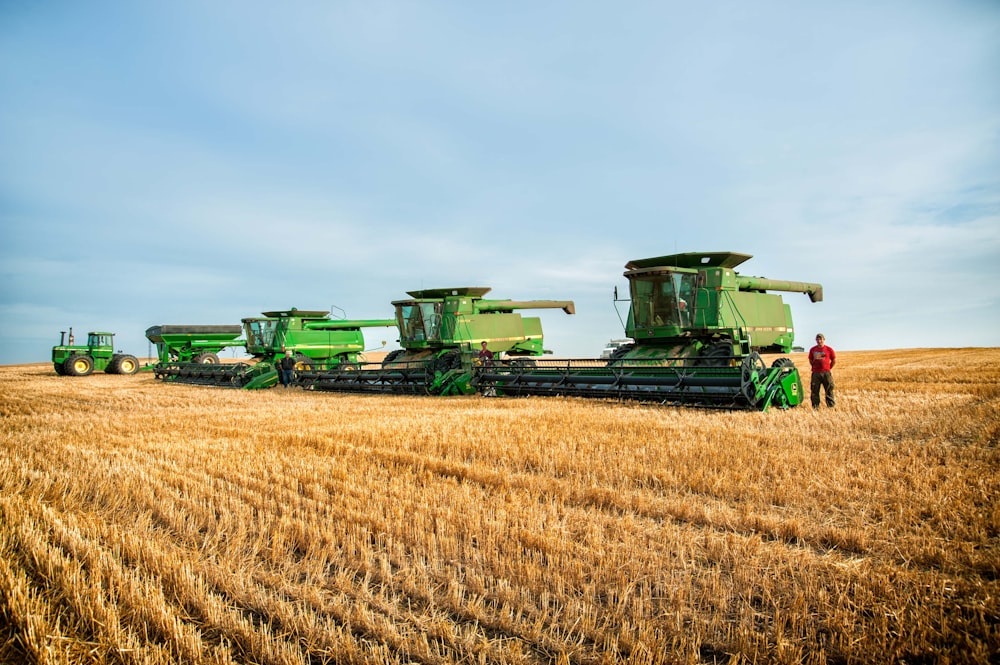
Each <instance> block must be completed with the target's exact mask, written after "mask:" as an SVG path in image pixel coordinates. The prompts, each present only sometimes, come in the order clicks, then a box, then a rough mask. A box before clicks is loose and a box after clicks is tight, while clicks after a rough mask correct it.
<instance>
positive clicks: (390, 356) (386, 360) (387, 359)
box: [382, 349, 406, 367]
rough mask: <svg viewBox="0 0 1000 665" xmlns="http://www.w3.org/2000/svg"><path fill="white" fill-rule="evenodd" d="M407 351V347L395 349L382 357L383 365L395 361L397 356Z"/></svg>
mask: <svg viewBox="0 0 1000 665" xmlns="http://www.w3.org/2000/svg"><path fill="white" fill-rule="evenodd" d="M404 353H406V349H393V350H392V351H390V352H389V353H388V354H387V355H386V357H385V358H383V359H382V367H385V366H386V365H389V364H391V363H393V362H395V360H396V358H398V357H400V356H401V355H403V354H404Z"/></svg>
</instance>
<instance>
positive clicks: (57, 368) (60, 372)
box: [52, 363, 66, 376]
mask: <svg viewBox="0 0 1000 665" xmlns="http://www.w3.org/2000/svg"><path fill="white" fill-rule="evenodd" d="M52 368H53V369H54V370H55V371H56V374H58V375H59V376H66V370H65V369H63V364H62V363H52Z"/></svg>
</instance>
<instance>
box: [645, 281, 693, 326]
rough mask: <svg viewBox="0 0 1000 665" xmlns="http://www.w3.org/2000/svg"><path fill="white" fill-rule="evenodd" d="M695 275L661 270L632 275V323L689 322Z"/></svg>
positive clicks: (677, 324) (671, 324) (675, 324)
mask: <svg viewBox="0 0 1000 665" xmlns="http://www.w3.org/2000/svg"><path fill="white" fill-rule="evenodd" d="M695 277H696V276H695V275H693V274H688V273H677V272H662V273H655V274H652V275H648V276H643V277H641V278H638V279H635V280H634V281H633V282H632V299H633V307H634V310H635V324H636V325H637V326H638V327H640V328H660V327H663V326H674V327H678V328H683V327H687V326H690V325H691V314H692V309H691V308H693V307H694V286H695Z"/></svg>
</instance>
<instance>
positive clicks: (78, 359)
mask: <svg viewBox="0 0 1000 665" xmlns="http://www.w3.org/2000/svg"><path fill="white" fill-rule="evenodd" d="M93 371H94V359H93V358H91V357H90V356H70V357H69V358H67V359H66V362H64V363H63V372H65V373H66V376H87V375H88V374H90V373H91V372H93Z"/></svg>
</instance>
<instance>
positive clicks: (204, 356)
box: [191, 353, 219, 365]
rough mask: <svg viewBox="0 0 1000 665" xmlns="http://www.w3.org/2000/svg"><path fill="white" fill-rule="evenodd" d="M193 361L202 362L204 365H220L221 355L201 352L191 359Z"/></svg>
mask: <svg viewBox="0 0 1000 665" xmlns="http://www.w3.org/2000/svg"><path fill="white" fill-rule="evenodd" d="M191 362H196V363H200V364H202V365H218V364H219V356H218V355H216V354H214V353H199V354H198V355H196V356H195V357H194V358H192V359H191Z"/></svg>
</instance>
